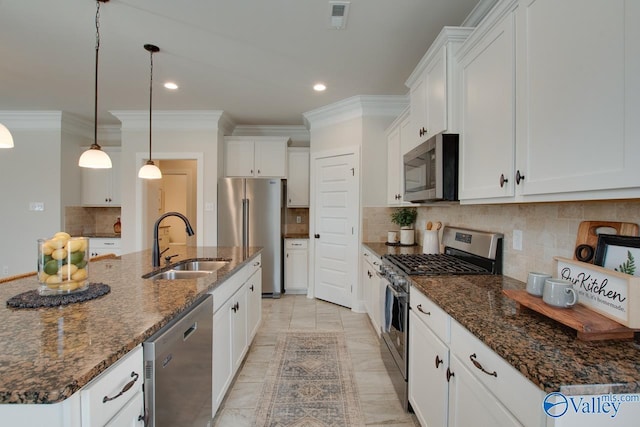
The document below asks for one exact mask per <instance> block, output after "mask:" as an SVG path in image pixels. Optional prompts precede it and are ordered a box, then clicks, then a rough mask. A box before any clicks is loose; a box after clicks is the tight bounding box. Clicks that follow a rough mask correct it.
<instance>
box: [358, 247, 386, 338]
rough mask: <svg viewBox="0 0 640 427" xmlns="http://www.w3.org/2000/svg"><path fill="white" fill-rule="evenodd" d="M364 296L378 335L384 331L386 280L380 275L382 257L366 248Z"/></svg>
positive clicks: (363, 276) (363, 271)
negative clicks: (383, 297)
mask: <svg viewBox="0 0 640 427" xmlns="http://www.w3.org/2000/svg"><path fill="white" fill-rule="evenodd" d="M361 265H362V278H361V283H362V287H363V290H362V296H363V299H364V304H365V308H366V310H367V314H368V315H369V320H370V321H371V325H372V326H373V329H374V330H375V331H376V334H377V335H378V337H380V336H381V333H382V322H383V302H382V301H383V299H382V295H383V288H384V290H386V281H383V280H382V279H381V278H380V276H379V275H378V271H380V258H378V257H377V256H375V255H374V254H373V253H372V252H371V251H369V250H368V249H366V248H364V249H363V251H362V260H361Z"/></svg>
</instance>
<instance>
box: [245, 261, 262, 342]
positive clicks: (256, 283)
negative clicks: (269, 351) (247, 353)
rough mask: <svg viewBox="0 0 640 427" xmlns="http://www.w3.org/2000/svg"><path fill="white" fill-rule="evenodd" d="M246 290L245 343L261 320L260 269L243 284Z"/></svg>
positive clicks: (252, 335) (251, 339) (249, 339)
mask: <svg viewBox="0 0 640 427" xmlns="http://www.w3.org/2000/svg"><path fill="white" fill-rule="evenodd" d="M244 286H245V288H246V292H247V336H248V338H247V345H248V344H249V343H251V341H253V337H255V336H256V332H258V328H259V327H260V321H261V320H262V269H261V268H260V269H258V270H257V271H255V272H254V273H253V275H252V276H251V277H250V278H249V280H248V281H247V283H246V284H245V285H244Z"/></svg>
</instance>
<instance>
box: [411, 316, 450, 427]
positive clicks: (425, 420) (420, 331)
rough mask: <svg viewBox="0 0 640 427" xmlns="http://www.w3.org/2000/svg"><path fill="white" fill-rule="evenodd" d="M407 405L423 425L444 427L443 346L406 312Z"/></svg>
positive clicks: (446, 357)
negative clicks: (408, 378)
mask: <svg viewBox="0 0 640 427" xmlns="http://www.w3.org/2000/svg"><path fill="white" fill-rule="evenodd" d="M409 322H410V324H411V327H410V328H409V343H410V345H409V372H410V375H411V377H410V381H409V402H411V406H412V407H413V410H414V412H415V414H416V417H417V418H418V420H419V421H420V424H421V425H423V426H429V427H435V426H438V427H445V426H446V425H447V405H448V400H449V395H448V389H449V384H448V382H447V378H446V375H445V374H446V370H447V367H448V366H449V347H447V346H446V345H445V344H444V343H443V342H442V341H440V339H438V337H437V336H436V335H435V334H434V333H433V332H431V330H430V329H429V328H428V327H427V325H426V324H424V323H423V322H422V321H421V320H420V319H419V318H418V316H417V315H416V314H415V312H414V311H411V312H410V313H409Z"/></svg>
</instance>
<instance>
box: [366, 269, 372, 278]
mask: <svg viewBox="0 0 640 427" xmlns="http://www.w3.org/2000/svg"><path fill="white" fill-rule="evenodd" d="M367 276H369V279H371V277H372V276H371V272H370V271H369V270H367Z"/></svg>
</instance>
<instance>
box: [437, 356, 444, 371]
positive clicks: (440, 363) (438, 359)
mask: <svg viewBox="0 0 640 427" xmlns="http://www.w3.org/2000/svg"><path fill="white" fill-rule="evenodd" d="M443 363H444V360H442V359H440V357H439V356H438V355H437V354H436V369H438V367H439V366H440V365H442V364H443Z"/></svg>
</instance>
